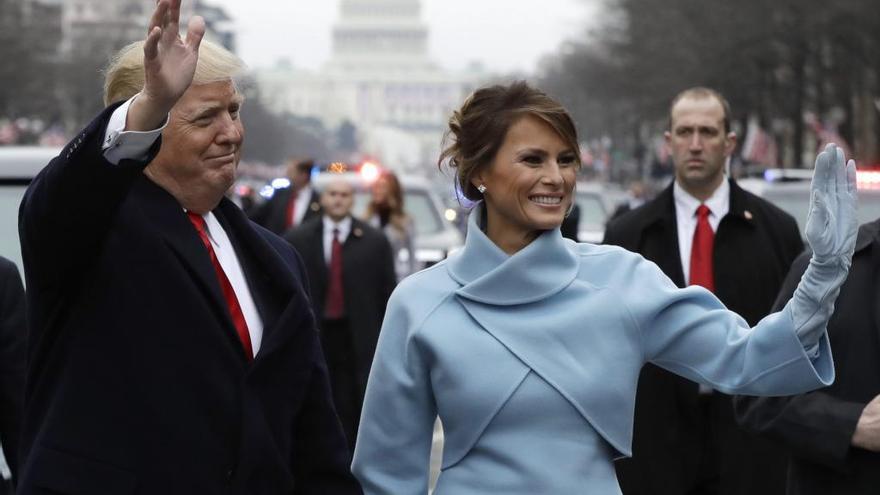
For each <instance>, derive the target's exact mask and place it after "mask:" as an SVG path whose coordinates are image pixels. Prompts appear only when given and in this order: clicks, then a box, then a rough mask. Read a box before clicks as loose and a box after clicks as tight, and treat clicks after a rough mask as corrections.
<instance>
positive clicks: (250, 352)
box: [186, 212, 254, 361]
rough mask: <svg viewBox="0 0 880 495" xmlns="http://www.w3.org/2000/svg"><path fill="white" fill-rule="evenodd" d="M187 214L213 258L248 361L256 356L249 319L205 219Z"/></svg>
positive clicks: (221, 287) (212, 260)
mask: <svg viewBox="0 0 880 495" xmlns="http://www.w3.org/2000/svg"><path fill="white" fill-rule="evenodd" d="M186 215H187V216H188V217H189V221H190V222H192V224H193V226H194V227H195V228H196V232H198V233H199V238H201V239H202V244H204V245H205V249H207V250H208V256H210V258H211V264H212V265H214V272H215V273H216V274H217V280H218V281H219V282H220V289H221V290H222V291H223V298H224V299H226V306H227V307H228V308H229V314H230V315H231V316H232V324H233V325H235V331H236V332H237V333H238V338H239V339H241V345H242V346H243V347H244V353H245V354H246V355H247V358H248V361H250V360H252V359H253V358H254V349H253V347H252V346H251V334H250V332H249V331H248V326H247V321H245V319H244V313H243V312H242V311H241V305H240V304H238V298H237V297H236V296H235V291H234V290H232V284H231V283H229V278H227V277H226V272H224V271H223V267H222V266H220V261H219V260H218V259H217V254H216V253H215V252H214V247H213V246H211V239H209V238H208V230H207V228H206V227H205V219H204V218H202V216H201V215H196V214H195V213H191V212H187V214H186Z"/></svg>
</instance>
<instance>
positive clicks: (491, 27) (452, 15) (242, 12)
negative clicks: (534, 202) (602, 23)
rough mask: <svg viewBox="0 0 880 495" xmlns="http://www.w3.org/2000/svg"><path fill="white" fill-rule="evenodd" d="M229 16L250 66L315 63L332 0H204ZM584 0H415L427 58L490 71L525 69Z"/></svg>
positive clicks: (580, 24)
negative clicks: (475, 65) (424, 31)
mask: <svg viewBox="0 0 880 495" xmlns="http://www.w3.org/2000/svg"><path fill="white" fill-rule="evenodd" d="M211 3H213V4H217V5H222V6H224V7H225V8H226V10H227V12H228V13H229V14H230V15H231V16H232V17H234V18H235V24H236V27H237V33H238V54H239V55H240V56H241V57H242V58H243V59H244V60H245V62H246V63H247V64H248V65H250V66H251V67H266V66H271V65H274V63H275V62H276V61H277V60H278V59H281V58H287V59H288V60H290V61H291V62H292V63H293V64H294V65H295V66H297V67H301V68H306V69H317V68H319V67H320V66H321V64H323V63H324V62H325V61H327V59H328V57H329V55H330V30H331V27H332V25H333V23H334V22H335V21H336V18H337V15H338V9H339V1H338V0H247V1H244V0H211ZM588 4H590V2H589V1H588V0H422V17H423V20H424V21H425V22H426V23H427V24H428V29H429V33H430V34H429V37H430V43H429V46H430V52H431V56H432V58H433V60H435V61H436V62H437V63H439V64H440V65H441V66H442V67H445V68H448V69H462V68H464V67H465V66H466V65H467V64H468V63H469V62H470V61H474V60H477V61H481V62H483V63H484V64H485V66H486V67H487V68H488V69H490V70H493V71H500V72H508V71H513V70H519V71H525V72H531V71H532V70H533V69H534V67H535V64H536V62H537V61H538V59H539V58H540V57H541V56H542V55H545V54H547V53H550V52H553V51H554V50H555V49H556V48H557V47H558V46H559V44H560V43H561V42H562V41H563V40H564V39H570V38H576V37H578V36H580V35H582V33H583V32H584V31H585V29H586V28H585V22H587V21H588V19H589V17H590V15H591V14H592V9H591V8H588Z"/></svg>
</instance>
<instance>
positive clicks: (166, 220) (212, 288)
mask: <svg viewBox="0 0 880 495" xmlns="http://www.w3.org/2000/svg"><path fill="white" fill-rule="evenodd" d="M135 194H138V195H141V196H142V197H144V198H145V201H142V202H141V204H142V205H143V211H144V214H145V216H146V217H147V218H149V219H151V220H152V221H153V224H154V225H157V226H159V228H158V229H157V235H158V236H160V237H161V238H162V240H163V241H164V242H165V243H166V244H167V245H168V246H169V248H171V251H172V252H174V253H175V254H176V255H177V257H178V258H179V259H180V261H181V264H182V265H183V266H184V267H185V268H186V269H187V270H188V271H189V272H190V273H192V276H193V279H194V280H195V281H196V285H198V287H199V288H200V289H201V291H202V293H203V295H204V296H205V299H207V300H208V301H209V303H210V306H211V308H212V309H213V312H214V314H215V316H216V317H217V320H218V321H219V322H220V324H221V326H222V327H223V328H224V329H225V330H226V331H225V332H224V333H226V336H227V337H229V338H234V339H235V343H236V344H237V345H239V346H240V343H239V341H238V334H237V333H236V331H235V328H234V326H233V325H232V319H231V317H230V316H229V309H228V308H227V306H226V300H225V299H224V298H223V293H222V292H221V289H220V283H219V281H218V280H217V273H216V272H215V271H214V266H213V265H212V264H211V258H210V256H209V255H208V251H207V250H206V249H205V245H204V244H202V241H201V239H199V235H198V233H197V232H196V230H195V228H194V227H193V225H192V223H190V221H189V219H188V218H187V217H186V213H184V211H183V207H181V206H180V204H179V203H178V202H177V200H176V199H174V197H173V196H171V195H170V194H169V193H168V192H167V191H165V190H164V189H162V188H161V187H159V186H158V185H156V184H155V183H153V182H152V181H151V180H149V179H147V178H146V177H144V178H143V180H141V181H139V182H138V184H137V185H136V186H135ZM242 356H243V354H242Z"/></svg>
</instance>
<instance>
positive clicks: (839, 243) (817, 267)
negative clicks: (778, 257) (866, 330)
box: [789, 144, 859, 357]
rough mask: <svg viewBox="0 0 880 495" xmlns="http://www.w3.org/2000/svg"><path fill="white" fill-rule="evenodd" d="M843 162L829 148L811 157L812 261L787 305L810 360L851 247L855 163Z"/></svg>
mask: <svg viewBox="0 0 880 495" xmlns="http://www.w3.org/2000/svg"><path fill="white" fill-rule="evenodd" d="M844 161H845V158H844V155H843V150H842V149H840V148H839V147H838V146H837V145H834V144H829V145H828V146H826V147H825V151H823V152H821V153H819V156H817V157H816V170H815V171H814V172H813V183H812V185H811V186H810V211H809V213H807V227H806V235H807V242H808V243H809V245H810V249H811V250H812V251H813V256H812V258H810V265H809V266H808V267H807V270H806V271H805V272H804V275H803V277H801V281H800V283H799V284H798V286H797V289H795V291H794V295H793V296H792V298H791V302H790V303H789V304H791V315H792V319H793V320H794V326H795V329H796V331H797V334H798V337H799V338H800V340H801V343H803V345H804V348H805V349H807V352H808V354H810V356H811V357H815V356H816V354H817V353H818V352H819V348H818V343H819V339H820V338H821V337H822V335H823V334H824V333H825V326H826V325H827V323H828V319H829V318H830V317H831V314H832V313H833V312H834V301H835V300H836V299H837V295H838V294H839V293H840V286H841V285H843V282H844V281H845V280H846V276H847V273H848V272H849V267H850V265H851V264H852V256H853V251H854V250H855V247H856V234H857V233H858V228H859V222H858V219H857V218H856V203H857V194H856V164H855V162H854V161H852V160H850V161H849V163H847V164H846V165H844Z"/></svg>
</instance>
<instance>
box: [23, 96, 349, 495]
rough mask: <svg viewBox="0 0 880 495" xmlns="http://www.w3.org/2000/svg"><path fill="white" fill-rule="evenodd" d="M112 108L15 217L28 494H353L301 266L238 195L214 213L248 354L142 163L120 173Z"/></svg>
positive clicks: (178, 210) (204, 259)
mask: <svg viewBox="0 0 880 495" xmlns="http://www.w3.org/2000/svg"><path fill="white" fill-rule="evenodd" d="M113 109H114V108H112V107H111V108H108V109H107V110H105V111H104V112H103V113H102V114H101V115H100V116H98V117H97V118H96V119H95V120H94V121H93V122H92V123H91V124H89V125H88V127H86V128H85V130H83V131H82V132H81V133H80V134H79V135H78V136H77V137H76V138H75V139H74V140H73V141H72V142H71V143H70V144H68V145H67V146H66V147H65V148H64V149H63V150H62V152H61V155H60V156H59V157H57V158H55V159H54V160H52V162H50V164H49V165H48V166H47V167H46V168H45V169H44V170H43V171H42V172H41V173H40V174H39V176H38V177H37V178H36V179H35V180H34V182H33V184H32V185H31V186H30V188H29V189H28V191H27V193H26V195H25V198H24V200H23V202H22V206H21V211H20V233H21V242H22V254H23V257H24V265H25V273H26V281H27V287H28V294H27V298H28V319H29V321H28V323H29V335H28V376H27V384H26V395H25V416H24V417H25V420H24V428H23V435H22V447H23V448H22V459H23V461H22V468H21V470H20V471H21V476H20V483H19V491H18V493H20V494H22V495H33V494H49V493H65V494H92V495H102V494H107V495H110V494H113V495H117V494H119V495H121V494H138V495H148V494H149V495H154V494H157V493H162V494H166V495H175V494H180V495H192V494H195V493H204V494H208V493H210V494H230V495H232V494H241V495H245V494H247V495H258V494H264V495H275V494H280V493H285V494H357V493H360V488H359V487H358V486H357V484H356V482H355V481H354V480H353V478H352V477H351V476H350V472H349V468H348V463H349V455H348V453H347V450H346V447H345V442H344V438H343V435H342V431H341V428H340V425H339V421H338V419H337V417H336V414H335V410H334V408H333V405H332V400H331V395H330V391H329V385H328V381H327V376H326V374H327V371H326V365H325V363H324V360H323V356H322V353H321V349H320V346H319V341H318V338H317V332H316V331H315V323H314V318H313V315H312V312H311V309H310V308H309V304H308V297H307V284H306V278H305V273H304V268H303V265H302V262H301V260H300V259H299V257H298V256H297V254H296V252H295V251H294V250H293V249H292V248H291V247H290V246H289V245H288V244H287V243H286V242H284V240H283V239H281V238H279V237H277V236H275V235H274V234H271V233H270V232H269V231H267V230H265V229H263V228H261V227H258V226H257V225H256V224H253V223H252V222H250V221H249V220H248V219H247V218H246V217H245V216H244V214H243V213H242V212H241V211H240V210H239V209H238V208H237V207H236V206H235V205H233V204H232V203H231V202H230V201H228V200H225V199H224V200H223V201H222V202H221V203H220V204H219V206H218V207H217V208H216V209H214V210H213V213H214V214H215V215H216V216H217V218H218V220H219V221H220V223H221V224H222V225H223V226H224V229H225V230H226V232H227V233H228V234H229V237H230V240H231V242H232V245H233V247H234V249H235V250H236V254H237V256H238V258H239V260H240V262H241V265H242V269H243V272H244V274H245V278H246V279H247V283H248V286H249V288H250V290H251V292H252V294H253V297H254V301H255V303H256V306H257V310H258V312H259V313H260V316H261V317H262V320H263V324H264V332H263V339H262V346H261V348H260V349H259V352H258V353H257V355H256V357H255V359H254V360H253V362H248V360H247V358H246V357H245V354H244V351H243V348H242V346H241V343H240V341H239V340H238V337H237V334H236V332H235V327H234V326H233V323H232V319H231V317H230V316H229V312H228V309H227V306H226V303H225V301H224V299H223V296H222V294H221V289H220V285H219V282H218V280H217V277H216V274H215V272H214V269H213V267H212V264H211V261H210V259H209V256H208V252H207V250H206V249H205V247H204V245H203V244H202V243H201V241H200V239H199V236H198V234H197V233H196V230H195V229H194V228H193V226H192V225H191V224H190V222H189V221H188V219H187V217H186V214H185V213H184V210H183V208H182V207H181V205H180V204H179V203H178V202H177V201H176V200H175V198H174V197H173V196H171V195H170V194H169V193H168V192H166V191H165V190H164V189H162V188H160V187H159V186H157V185H156V184H155V183H153V182H152V181H150V180H149V179H147V178H146V176H145V175H144V174H143V168H144V167H145V166H146V165H147V163H148V162H149V160H151V159H152V157H153V156H154V155H155V153H156V152H157V150H158V149H159V146H161V139H160V140H157V142H156V143H155V144H154V145H153V147H152V149H151V150H150V153H149V156H148V158H147V160H146V161H143V162H141V161H134V160H123V161H122V162H121V163H120V164H119V165H112V164H110V163H108V162H107V161H106V160H105V159H104V157H103V153H102V150H101V145H102V141H103V138H104V133H105V129H106V127H107V122H108V120H109V117H110V115H111V112H112V111H113Z"/></svg>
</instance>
